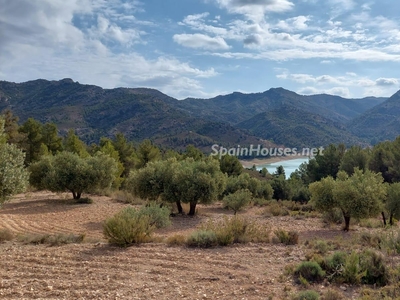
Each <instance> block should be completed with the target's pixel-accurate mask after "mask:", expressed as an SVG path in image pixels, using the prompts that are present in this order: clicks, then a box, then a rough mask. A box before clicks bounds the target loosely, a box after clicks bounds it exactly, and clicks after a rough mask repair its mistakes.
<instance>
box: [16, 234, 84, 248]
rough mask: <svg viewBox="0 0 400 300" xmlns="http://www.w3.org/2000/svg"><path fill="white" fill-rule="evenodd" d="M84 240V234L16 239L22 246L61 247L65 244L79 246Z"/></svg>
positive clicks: (39, 235) (24, 236)
mask: <svg viewBox="0 0 400 300" xmlns="http://www.w3.org/2000/svg"><path fill="white" fill-rule="evenodd" d="M84 239H85V235H84V234H72V233H71V234H64V233H59V234H55V235H51V234H25V235H22V236H19V237H18V240H19V241H20V242H22V243H24V244H34V245H40V244H47V245H50V246H61V245H67V244H80V243H82V242H83V240H84Z"/></svg>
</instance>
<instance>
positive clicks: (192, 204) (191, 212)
mask: <svg viewBox="0 0 400 300" xmlns="http://www.w3.org/2000/svg"><path fill="white" fill-rule="evenodd" d="M196 204H197V201H192V202H190V210H189V213H188V215H189V216H194V215H195V213H196Z"/></svg>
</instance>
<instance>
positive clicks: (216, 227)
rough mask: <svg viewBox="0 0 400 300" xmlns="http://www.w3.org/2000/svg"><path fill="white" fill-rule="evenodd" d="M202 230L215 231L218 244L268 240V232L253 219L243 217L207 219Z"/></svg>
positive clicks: (264, 241)
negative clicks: (217, 219)
mask: <svg viewBox="0 0 400 300" xmlns="http://www.w3.org/2000/svg"><path fill="white" fill-rule="evenodd" d="M202 229H203V230H208V231H213V232H215V234H216V236H217V240H218V245H220V246H227V245H230V244H233V243H247V242H256V243H257V242H258V243H266V242H269V241H270V237H269V236H270V232H269V231H268V230H266V229H265V227H263V226H259V225H258V224H257V223H256V222H255V221H249V220H248V219H246V218H245V217H241V216H233V217H231V218H229V217H224V218H223V219H222V220H219V221H214V222H213V221H211V220H210V221H209V222H207V223H206V224H204V225H203V228H202Z"/></svg>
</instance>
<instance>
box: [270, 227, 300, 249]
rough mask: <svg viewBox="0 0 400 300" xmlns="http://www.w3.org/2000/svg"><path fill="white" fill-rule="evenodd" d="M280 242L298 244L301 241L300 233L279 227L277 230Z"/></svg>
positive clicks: (276, 233)
mask: <svg viewBox="0 0 400 300" xmlns="http://www.w3.org/2000/svg"><path fill="white" fill-rule="evenodd" d="M275 235H276V237H277V238H278V241H279V243H282V244H285V245H296V244H298V243H299V234H298V233H297V232H296V231H286V230H283V229H279V230H276V231H275Z"/></svg>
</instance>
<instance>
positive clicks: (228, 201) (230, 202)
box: [222, 190, 252, 215]
mask: <svg viewBox="0 0 400 300" xmlns="http://www.w3.org/2000/svg"><path fill="white" fill-rule="evenodd" d="M251 199H252V193H251V192H250V191H249V190H238V191H236V192H235V193H233V194H229V195H227V196H225V197H224V199H223V201H222V202H223V204H224V206H225V207H227V208H229V209H232V210H233V212H234V214H235V215H236V213H237V212H238V211H240V210H241V209H242V208H244V207H245V206H247V205H249V203H250V201H251Z"/></svg>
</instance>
